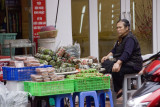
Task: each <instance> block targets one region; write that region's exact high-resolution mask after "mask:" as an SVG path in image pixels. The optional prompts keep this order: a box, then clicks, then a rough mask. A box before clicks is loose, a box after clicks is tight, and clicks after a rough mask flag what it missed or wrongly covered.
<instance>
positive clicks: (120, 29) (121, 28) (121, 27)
mask: <svg viewBox="0 0 160 107" xmlns="http://www.w3.org/2000/svg"><path fill="white" fill-rule="evenodd" d="M127 31H128V27H125V26H124V22H121V21H120V22H118V23H117V33H118V36H121V35H124V34H125V33H126V32H127Z"/></svg>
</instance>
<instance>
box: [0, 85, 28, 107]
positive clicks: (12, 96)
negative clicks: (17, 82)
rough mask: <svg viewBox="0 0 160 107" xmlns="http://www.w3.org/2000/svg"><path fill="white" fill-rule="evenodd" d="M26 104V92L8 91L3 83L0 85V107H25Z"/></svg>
mask: <svg viewBox="0 0 160 107" xmlns="http://www.w3.org/2000/svg"><path fill="white" fill-rule="evenodd" d="M27 104H28V93H27V92H24V91H8V90H7V88H6V87H5V86H4V85H3V83H0V107H26V106H27Z"/></svg>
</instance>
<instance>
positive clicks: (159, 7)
mask: <svg viewBox="0 0 160 107" xmlns="http://www.w3.org/2000/svg"><path fill="white" fill-rule="evenodd" d="M156 7H157V8H156V9H157V11H156V14H157V15H156V16H157V20H156V21H157V23H156V25H157V35H156V36H157V46H158V49H157V51H160V0H157V6H156Z"/></svg>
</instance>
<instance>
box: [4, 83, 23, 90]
mask: <svg viewBox="0 0 160 107" xmlns="http://www.w3.org/2000/svg"><path fill="white" fill-rule="evenodd" d="M6 88H7V89H8V90H9V91H24V83H23V81H7V83H6Z"/></svg>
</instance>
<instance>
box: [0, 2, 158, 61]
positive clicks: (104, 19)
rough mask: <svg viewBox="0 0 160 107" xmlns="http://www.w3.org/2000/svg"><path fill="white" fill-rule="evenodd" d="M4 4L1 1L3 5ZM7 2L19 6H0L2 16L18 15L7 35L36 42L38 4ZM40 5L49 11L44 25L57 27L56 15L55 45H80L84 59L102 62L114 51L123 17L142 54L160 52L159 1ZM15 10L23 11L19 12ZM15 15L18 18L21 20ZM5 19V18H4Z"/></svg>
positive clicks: (8, 27)
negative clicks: (36, 9)
mask: <svg viewBox="0 0 160 107" xmlns="http://www.w3.org/2000/svg"><path fill="white" fill-rule="evenodd" d="M3 1H4V0H1V3H3ZM7 1H8V3H10V2H11V1H12V3H14V2H13V1H15V3H16V6H12V8H8V7H3V6H1V10H2V11H1V12H2V13H4V12H3V10H4V11H6V12H8V13H6V14H8V15H9V14H11V13H15V18H13V19H14V21H9V20H10V16H8V18H7V20H6V21H7V22H6V23H7V27H6V32H16V33H18V35H17V39H19V38H23V39H25V38H27V39H28V38H29V39H30V40H34V39H33V37H34V36H33V35H34V29H33V28H34V27H33V26H34V24H33V19H34V18H35V17H34V15H33V11H32V10H33V8H34V7H33V6H34V4H33V2H34V1H36V2H37V0H33V1H31V0H29V1H28V0H23V2H22V1H21V0H19V1H18V0H7ZM39 1H40V2H44V3H45V4H44V3H43V6H45V8H44V10H46V19H44V18H45V17H44V18H43V20H44V21H45V20H46V23H45V24H44V25H55V21H56V15H57V24H56V28H57V30H58V36H57V38H56V45H58V44H60V45H62V46H63V45H68V44H72V43H74V42H78V43H80V44H81V56H82V57H85V56H88V55H92V56H96V57H98V58H99V59H101V57H102V56H104V55H106V54H107V53H108V52H109V51H110V50H111V48H112V47H113V45H114V43H115V40H116V22H117V21H118V19H119V18H120V17H121V18H127V19H128V20H129V21H130V22H131V29H132V32H133V33H134V34H135V35H136V36H137V38H138V40H139V41H140V46H141V48H142V54H148V53H155V52H157V51H159V50H160V44H159V42H158V41H159V40H160V38H159V36H158V35H159V34H160V32H159V30H158V29H159V24H158V23H159V22H160V21H159V20H158V19H159V17H160V14H159V12H158V10H159V9H158V8H159V6H158V5H160V2H159V1H158V0H148V1H147V2H144V1H143V0H140V1H139V0H138V1H136V0H121V1H119V2H116V1H112V0H110V1H105V0H99V1H97V0H88V1H85V0H65V1H58V0H53V1H52V0H46V1H44V0H39ZM58 2H59V5H58ZM13 7H14V8H13ZM57 7H58V12H57ZM3 8H4V9H3ZM7 9H8V11H7ZM16 9H19V10H21V11H16ZM57 13H58V14H57ZM16 14H19V17H17V16H16ZM44 15H45V14H44ZM2 16H5V15H3V14H2ZM13 16H14V15H13ZM32 16H33V17H32ZM17 18H18V19H19V20H18V19H17ZM4 19H5V18H4ZM4 19H3V20H4ZM17 20H18V21H17ZM11 22H14V23H18V26H15V27H11V26H10V25H11V24H12V25H14V23H11ZM2 24H3V21H1V29H2Z"/></svg>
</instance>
